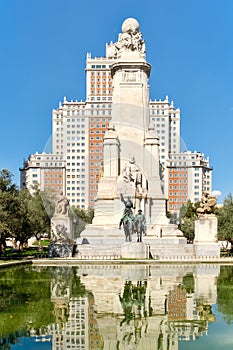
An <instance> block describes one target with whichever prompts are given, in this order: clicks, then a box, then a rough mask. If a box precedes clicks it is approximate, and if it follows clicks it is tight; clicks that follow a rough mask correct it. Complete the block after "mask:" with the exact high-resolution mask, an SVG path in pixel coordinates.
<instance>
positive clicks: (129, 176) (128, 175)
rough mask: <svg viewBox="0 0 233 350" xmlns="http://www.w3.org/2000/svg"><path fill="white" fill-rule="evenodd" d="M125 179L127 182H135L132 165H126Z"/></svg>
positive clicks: (124, 170)
mask: <svg viewBox="0 0 233 350" xmlns="http://www.w3.org/2000/svg"><path fill="white" fill-rule="evenodd" d="M123 178H124V181H125V182H132V181H134V179H133V174H132V168H131V164H130V163H125V167H124V169H123Z"/></svg>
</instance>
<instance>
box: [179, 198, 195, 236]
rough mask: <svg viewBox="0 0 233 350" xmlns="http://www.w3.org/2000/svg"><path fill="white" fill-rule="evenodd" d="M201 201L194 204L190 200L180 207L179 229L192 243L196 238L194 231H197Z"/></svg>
mask: <svg viewBox="0 0 233 350" xmlns="http://www.w3.org/2000/svg"><path fill="white" fill-rule="evenodd" d="M198 206H199V202H196V203H195V204H192V202H191V201H190V200H189V201H188V202H187V205H183V206H182V207H181V208H180V217H179V221H180V224H179V229H180V230H181V231H182V232H183V234H184V237H186V238H187V241H188V242H189V243H192V242H193V240H194V231H195V220H196V219H197V213H196V210H197V207H198Z"/></svg>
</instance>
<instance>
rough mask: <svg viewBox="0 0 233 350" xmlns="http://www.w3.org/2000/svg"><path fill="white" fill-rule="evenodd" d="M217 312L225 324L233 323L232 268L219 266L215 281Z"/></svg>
mask: <svg viewBox="0 0 233 350" xmlns="http://www.w3.org/2000/svg"><path fill="white" fill-rule="evenodd" d="M217 291H218V311H219V312H221V313H222V314H223V319H224V321H225V322H226V323H227V324H232V323H233V298H232V295H233V266H221V273H220V275H219V277H218V280H217Z"/></svg>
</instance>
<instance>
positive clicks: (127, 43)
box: [115, 18, 146, 53]
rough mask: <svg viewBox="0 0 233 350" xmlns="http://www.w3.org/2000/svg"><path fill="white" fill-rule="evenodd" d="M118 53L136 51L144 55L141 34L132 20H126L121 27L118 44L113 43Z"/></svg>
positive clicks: (135, 22) (137, 25)
mask: <svg viewBox="0 0 233 350" xmlns="http://www.w3.org/2000/svg"><path fill="white" fill-rule="evenodd" d="M115 48H116V50H117V51H118V52H121V51H138V52H142V53H145V51H146V49H145V42H144V40H143V39H142V33H141V32H140V31H139V23H138V22H137V20H135V19H134V18H128V19H127V20H126V21H125V22H124V23H123V25H122V33H120V34H119V36H118V42H116V43H115Z"/></svg>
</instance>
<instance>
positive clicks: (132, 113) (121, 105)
mask: <svg viewBox="0 0 233 350" xmlns="http://www.w3.org/2000/svg"><path fill="white" fill-rule="evenodd" d="M110 46H111V50H112V52H113V55H114V57H115V63H114V64H112V66H111V74H112V79H113V96H112V100H113V104H112V119H111V122H110V124H109V128H108V130H107V131H106V133H105V136H104V140H103V148H104V153H103V169H102V176H101V179H100V182H99V187H98V193H97V197H96V202H95V214H94V218H93V222H92V224H91V225H87V226H86V229H85V230H84V231H83V232H82V233H81V240H79V242H78V243H79V244H80V243H81V242H82V240H83V239H85V241H86V242H88V243H90V245H92V246H100V245H101V246H103V245H104V246H109V247H110V246H114V245H115V246H116V245H118V246H119V245H122V244H123V243H124V241H125V237H124V233H123V232H122V230H121V231H120V230H119V228H118V226H119V222H120V220H121V217H122V214H123V211H124V204H123V202H122V200H121V194H122V196H123V197H124V198H127V197H130V198H131V200H132V201H133V203H134V212H133V214H134V215H135V214H136V213H137V212H138V210H139V209H141V210H142V212H143V214H144V215H145V218H146V227H147V236H146V237H145V239H143V242H139V243H138V247H137V250H138V249H139V245H140V246H141V247H142V248H141V250H142V251H143V252H145V251H148V249H145V247H144V245H146V244H150V245H151V244H152V243H153V242H154V241H155V239H157V238H160V241H159V242H161V230H162V231H163V234H164V236H163V237H164V238H165V237H166V238H167V240H166V242H169V243H171V242H170V240H171V239H173V240H174V239H176V238H177V237H178V238H177V240H176V243H180V242H182V243H186V239H185V238H184V237H183V235H182V233H181V232H180V231H179V230H178V229H177V226H176V225H170V224H169V220H168V218H167V217H166V197H165V195H164V193H163V187H164V185H163V181H162V178H161V165H160V161H159V137H158V135H157V133H156V131H155V129H154V127H151V125H150V122H149V86H148V79H149V76H150V70H151V66H150V64H149V63H147V62H146V57H145V42H144V40H143V39H142V33H141V32H140V30H139V23H138V22H137V20H136V19H134V18H128V19H126V20H125V21H124V22H123V24H122V33H120V34H119V36H118V41H117V42H116V43H113V44H110ZM129 244H133V242H132V243H130V242H129V243H128V245H129ZM97 250H98V249H97ZM125 254H126V253H125V247H124V255H125ZM146 254H147V253H146ZM142 255H143V256H144V255H145V254H144V253H143V254H142ZM130 256H131V254H130ZM137 256H140V253H138V254H137Z"/></svg>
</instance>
